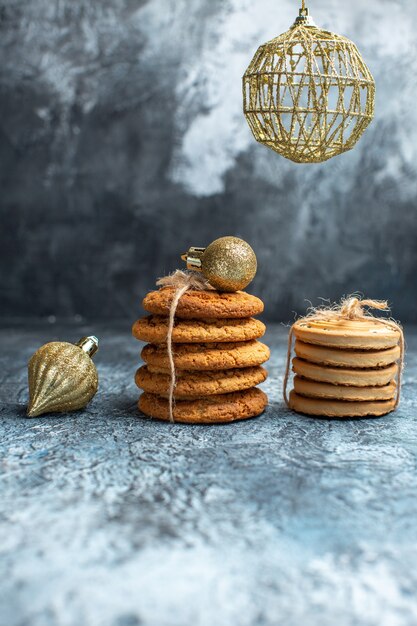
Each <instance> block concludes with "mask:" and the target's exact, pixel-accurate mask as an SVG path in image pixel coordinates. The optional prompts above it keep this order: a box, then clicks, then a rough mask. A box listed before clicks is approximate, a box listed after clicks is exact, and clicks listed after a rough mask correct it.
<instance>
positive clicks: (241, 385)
mask: <svg viewBox="0 0 417 626" xmlns="http://www.w3.org/2000/svg"><path fill="white" fill-rule="evenodd" d="M174 295H175V289H174V288H173V287H164V288H162V289H160V290H158V291H152V292H150V293H149V294H148V295H147V296H146V297H145V299H144V301H143V307H144V309H145V310H146V311H147V312H148V313H150V314H151V315H149V316H147V317H144V318H142V319H139V320H138V321H137V322H135V324H134V325H133V329H132V332H133V335H134V337H136V339H139V340H141V341H145V342H149V343H148V345H146V346H145V347H144V348H143V350H142V354H141V356H142V359H143V360H144V361H145V365H144V366H142V367H140V368H139V369H138V371H137V372H136V376H135V381H136V384H137V386H138V387H139V388H141V389H143V390H144V393H143V394H142V395H141V397H140V399H139V405H138V406H139V409H140V410H141V411H142V412H143V413H145V414H146V415H148V416H150V417H154V418H158V419H162V420H168V419H170V403H169V400H168V398H169V391H170V385H171V382H172V371H171V369H170V360H169V354H168V349H167V336H168V325H169V312H170V307H171V303H172V300H173V297H174ZM263 308H264V307H263V303H262V301H261V300H260V299H259V298H256V297H255V296H252V295H249V294H248V293H245V292H243V291H238V292H235V293H224V292H219V291H216V290H214V289H213V290H207V291H187V292H186V293H185V294H184V295H182V296H181V298H180V300H179V303H178V305H177V307H176V310H175V322H174V327H173V330H172V353H173V359H174V365H175V388H174V392H173V393H174V402H173V404H172V405H171V406H172V418H173V420H174V421H176V422H189V423H201V424H204V423H206V424H210V423H222V422H232V421H235V420H240V419H247V418H250V417H255V416H257V415H260V414H261V413H262V412H263V410H264V409H265V407H266V405H267V403H268V400H267V397H266V395H265V393H264V392H263V391H261V390H260V389H258V388H257V387H256V385H258V384H260V383H262V382H263V381H265V379H266V377H267V372H266V370H265V369H264V368H263V367H262V363H264V362H265V361H267V360H268V358H269V349H268V347H267V346H266V345H264V344H263V343H261V342H260V341H258V339H259V338H260V337H262V336H263V334H264V332H265V326H264V324H263V323H262V322H261V321H259V320H257V319H254V317H253V316H254V315H258V314H260V313H262V311H263Z"/></svg>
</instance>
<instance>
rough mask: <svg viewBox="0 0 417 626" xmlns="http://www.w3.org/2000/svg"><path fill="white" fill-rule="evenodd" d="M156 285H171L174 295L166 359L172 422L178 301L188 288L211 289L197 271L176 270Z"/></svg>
mask: <svg viewBox="0 0 417 626" xmlns="http://www.w3.org/2000/svg"><path fill="white" fill-rule="evenodd" d="M156 285H157V287H173V288H174V290H175V291H174V296H173V298H172V300H171V304H170V307H169V319H168V333H167V352H168V360H169V373H170V382H169V392H168V403H169V421H170V422H171V423H173V422H174V421H175V420H174V392H175V386H176V382H177V377H176V373H175V363H174V354H173V350H172V332H173V330H174V323H175V313H176V311H177V307H178V303H179V301H180V300H181V298H182V296H183V295H184V294H185V293H186V292H187V291H190V290H194V291H208V290H210V289H213V287H212V286H211V285H210V283H209V282H208V281H207V280H206V279H205V278H204V276H203V275H202V274H200V273H199V272H183V271H182V270H176V271H175V272H174V273H173V274H170V275H169V276H164V277H163V278H159V280H157V282H156Z"/></svg>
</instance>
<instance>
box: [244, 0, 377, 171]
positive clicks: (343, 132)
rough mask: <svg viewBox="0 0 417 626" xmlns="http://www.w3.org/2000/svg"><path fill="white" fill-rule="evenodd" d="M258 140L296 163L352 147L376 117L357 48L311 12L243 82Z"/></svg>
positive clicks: (267, 48)
mask: <svg viewBox="0 0 417 626" xmlns="http://www.w3.org/2000/svg"><path fill="white" fill-rule="evenodd" d="M243 101H244V113H245V117H246V119H247V121H248V124H249V126H250V128H251V130H252V133H253V135H254V137H255V139H256V140H257V141H259V142H260V143H262V144H264V145H265V146H267V147H268V148H271V149H272V150H274V151H275V152H278V154H281V155H282V156H284V157H286V158H287V159H290V160H291V161H294V162H296V163H320V162H322V161H327V160H328V159H330V158H332V157H334V156H336V155H338V154H341V153H342V152H346V151H347V150H351V149H352V148H353V147H354V145H355V144H356V142H357V141H358V140H359V138H360V137H361V135H362V134H363V132H364V131H365V129H366V127H367V126H368V125H369V124H370V122H371V120H372V119H373V117H374V110H375V82H374V79H373V78H372V75H371V73H370V71H369V69H368V67H367V66H366V64H365V62H364V60H363V58H362V57H361V55H360V53H359V51H358V49H357V47H356V45H355V44H354V43H352V42H351V41H350V40H349V39H347V38H346V37H343V36H341V35H335V34H334V33H331V32H329V31H327V30H322V29H321V28H318V27H317V26H316V25H315V24H314V22H313V20H312V18H311V17H310V15H309V12H308V9H307V8H306V7H305V4H304V0H303V7H302V9H300V15H299V17H298V18H297V20H296V21H295V23H294V25H293V26H292V27H291V28H290V30H288V31H287V32H285V33H284V34H282V35H280V36H279V37H276V38H275V39H272V40H271V41H269V42H267V43H265V44H264V45H262V46H260V48H259V49H258V51H257V52H256V54H255V56H254V58H253V59H252V62H251V63H250V65H249V67H248V69H247V70H246V72H245V75H244V77H243Z"/></svg>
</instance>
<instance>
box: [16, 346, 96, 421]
mask: <svg viewBox="0 0 417 626" xmlns="http://www.w3.org/2000/svg"><path fill="white" fill-rule="evenodd" d="M97 350H98V340H97V338H96V337H83V339H80V341H79V342H78V343H77V344H72V343H67V342H64V341H53V342H51V343H47V344H45V345H44V346H42V347H41V348H39V350H37V351H36V352H35V354H34V355H33V356H32V358H31V359H30V361H29V364H28V378H29V406H28V416H29V417H36V416H38V415H42V414H43V413H66V412H68V411H75V410H77V409H82V408H83V407H85V406H86V405H87V403H88V402H89V401H90V400H91V398H93V396H94V395H95V394H96V392H97V389H98V375H97V370H96V366H95V365H94V363H93V361H92V360H91V357H92V356H93V355H94V354H95V352H96V351H97Z"/></svg>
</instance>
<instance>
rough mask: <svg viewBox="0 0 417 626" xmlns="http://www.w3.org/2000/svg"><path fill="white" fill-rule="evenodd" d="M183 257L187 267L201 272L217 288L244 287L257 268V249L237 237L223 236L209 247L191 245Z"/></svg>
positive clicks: (229, 289)
mask: <svg viewBox="0 0 417 626" xmlns="http://www.w3.org/2000/svg"><path fill="white" fill-rule="evenodd" d="M181 258H182V259H183V261H186V263H187V268H188V269H190V270H196V271H200V272H202V273H203V276H204V278H206V279H207V280H208V282H209V283H210V285H211V286H212V287H214V288H215V289H217V290H218V291H239V289H245V287H247V286H248V285H249V283H250V282H251V281H252V280H253V279H254V277H255V274H256V270H257V260H256V255H255V253H254V251H253V250H252V248H251V246H250V245H249V244H248V243H247V242H246V241H244V240H243V239H239V238H238V237H220V238H219V239H216V240H215V241H213V242H212V243H211V244H210V245H209V246H207V248H196V247H192V248H190V249H189V250H188V252H186V253H185V254H183V255H182V257H181Z"/></svg>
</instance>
